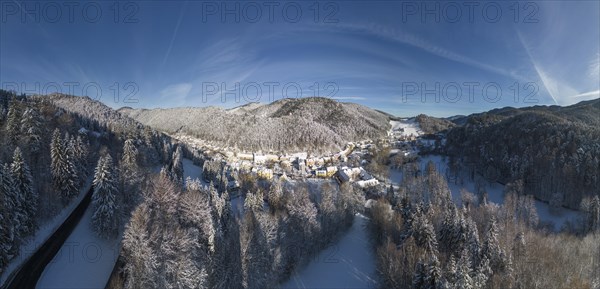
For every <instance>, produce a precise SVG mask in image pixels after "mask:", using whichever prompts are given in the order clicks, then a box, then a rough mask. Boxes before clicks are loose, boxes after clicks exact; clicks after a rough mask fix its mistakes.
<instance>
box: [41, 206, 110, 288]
mask: <svg viewBox="0 0 600 289" xmlns="http://www.w3.org/2000/svg"><path fill="white" fill-rule="evenodd" d="M92 211H93V210H92V207H91V206H90V207H89V208H88V209H87V211H86V212H85V214H84V215H83V217H82V218H81V221H80V222H79V224H77V227H75V230H73V233H71V236H69V238H68V239H67V240H66V241H65V244H64V245H63V247H62V248H61V249H60V251H58V253H57V254H56V256H54V259H52V261H51V262H50V263H49V264H48V266H46V269H45V270H44V272H43V273H42V276H41V277H40V279H39V280H38V283H37V286H36V288H40V289H45V288H61V289H66V288H78V289H79V288H104V287H105V286H106V283H107V282H108V279H109V278H110V275H111V273H112V269H113V267H114V265H115V263H116V262H117V258H118V256H119V243H120V240H119V239H116V240H104V239H100V238H98V237H96V234H95V233H94V232H93V230H92V228H91V221H92Z"/></svg>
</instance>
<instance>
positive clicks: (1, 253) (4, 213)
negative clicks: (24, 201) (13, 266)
mask: <svg viewBox="0 0 600 289" xmlns="http://www.w3.org/2000/svg"><path fill="white" fill-rule="evenodd" d="M0 174H2V172H0ZM5 199H6V196H5V195H4V192H3V190H0V232H2V233H1V234H0V274H2V273H3V272H4V268H5V267H6V265H8V261H9V259H8V257H9V255H10V254H11V252H10V251H11V247H12V239H11V236H12V235H13V232H12V231H13V228H12V226H11V223H10V219H9V218H10V216H9V214H8V208H7V207H6V201H5Z"/></svg>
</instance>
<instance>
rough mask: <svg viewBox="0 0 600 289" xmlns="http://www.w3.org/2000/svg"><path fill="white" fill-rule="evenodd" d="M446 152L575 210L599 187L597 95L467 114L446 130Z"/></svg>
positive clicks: (527, 190) (501, 178)
mask: <svg viewBox="0 0 600 289" xmlns="http://www.w3.org/2000/svg"><path fill="white" fill-rule="evenodd" d="M447 151H448V153H449V154H452V155H456V156H461V157H464V158H466V159H467V160H468V161H469V162H471V163H472V164H473V165H474V166H475V168H476V169H477V170H479V171H480V172H483V173H485V174H488V175H489V176H491V177H493V178H496V179H498V180H499V181H502V182H511V181H517V180H521V181H523V186H524V191H525V193H531V194H534V195H535V196H536V197H537V198H539V199H541V200H545V201H550V200H551V199H554V200H560V202H561V203H562V204H563V205H566V206H569V207H571V208H578V206H579V202H580V201H581V199H582V197H584V196H586V195H592V194H597V193H598V188H599V187H600V99H595V100H591V101H585V102H580V103H578V104H575V105H571V106H566V107H560V106H533V107H526V108H512V107H505V108H501V109H494V110H491V111H488V112H484V113H478V114H473V115H470V116H468V117H466V119H465V124H464V125H462V126H457V127H455V128H453V129H451V130H450V131H449V133H448V142H447Z"/></svg>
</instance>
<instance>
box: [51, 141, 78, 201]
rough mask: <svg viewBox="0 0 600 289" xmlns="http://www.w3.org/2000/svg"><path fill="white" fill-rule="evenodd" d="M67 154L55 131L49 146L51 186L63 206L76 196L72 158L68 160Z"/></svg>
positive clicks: (75, 176) (75, 177) (64, 145)
mask: <svg viewBox="0 0 600 289" xmlns="http://www.w3.org/2000/svg"><path fill="white" fill-rule="evenodd" d="M68 154H69V152H68V149H67V146H66V144H65V142H64V141H63V140H62V138H61V137H60V131H59V130H58V129H55V130H54V133H53V135H52V143H51V144H50V157H51V159H52V164H51V170H52V185H53V187H54V190H55V191H56V192H60V196H61V199H62V201H63V204H67V203H68V202H69V201H70V200H71V199H72V198H73V197H74V196H75V195H77V187H76V186H75V181H76V179H77V175H76V173H75V167H74V164H73V163H72V158H69V156H68Z"/></svg>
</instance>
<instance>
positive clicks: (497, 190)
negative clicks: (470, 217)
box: [389, 155, 580, 231]
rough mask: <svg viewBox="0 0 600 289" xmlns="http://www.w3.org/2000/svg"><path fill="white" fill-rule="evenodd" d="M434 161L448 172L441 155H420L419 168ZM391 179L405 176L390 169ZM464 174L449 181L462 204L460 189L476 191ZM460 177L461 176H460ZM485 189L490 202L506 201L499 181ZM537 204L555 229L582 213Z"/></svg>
mask: <svg viewBox="0 0 600 289" xmlns="http://www.w3.org/2000/svg"><path fill="white" fill-rule="evenodd" d="M429 161H432V162H433V164H434V165H435V168H436V170H437V171H438V172H440V173H441V174H442V175H445V174H446V170H448V160H447V159H446V160H443V157H442V156H440V155H425V156H420V158H419V168H420V170H421V171H422V172H424V171H425V168H426V166H427V163H428V162H429ZM389 172H390V180H391V181H392V183H393V184H400V183H401V182H402V179H403V176H402V172H401V171H400V170H396V169H390V170H389ZM461 176H462V184H461V183H460V182H459V181H457V182H456V183H455V182H453V181H448V187H449V188H450V191H451V193H452V199H453V200H454V202H456V203H457V204H461V199H460V190H461V189H462V188H464V189H466V190H467V191H469V192H475V191H476V189H475V182H474V181H472V180H471V179H470V178H469V177H468V176H467V174H466V173H465V172H462V173H461ZM459 178H460V177H459ZM485 190H486V191H487V192H488V200H489V201H490V202H493V203H496V204H500V205H501V204H503V203H504V186H503V185H502V184H500V183H497V182H493V183H490V182H485ZM535 205H536V208H537V211H538V216H539V218H540V221H542V222H550V223H552V224H553V226H554V230H555V231H558V230H560V228H561V227H562V226H563V225H564V224H565V223H566V222H567V221H571V222H576V221H577V218H579V216H580V213H579V212H577V211H574V210H569V209H566V208H560V209H559V210H557V213H556V214H552V213H551V212H550V206H549V205H548V204H547V203H544V202H542V201H539V200H535Z"/></svg>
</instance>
